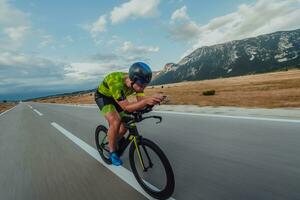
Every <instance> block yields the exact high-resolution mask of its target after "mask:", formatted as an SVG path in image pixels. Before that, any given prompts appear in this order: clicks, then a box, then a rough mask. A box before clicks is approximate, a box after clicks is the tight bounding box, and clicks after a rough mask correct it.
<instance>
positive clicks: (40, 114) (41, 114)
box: [33, 109, 43, 116]
mask: <svg viewBox="0 0 300 200" xmlns="http://www.w3.org/2000/svg"><path fill="white" fill-rule="evenodd" d="M33 111H34V112H36V113H37V114H38V115H39V116H43V113H40V112H39V111H38V110H36V109H33Z"/></svg>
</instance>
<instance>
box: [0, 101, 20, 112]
mask: <svg viewBox="0 0 300 200" xmlns="http://www.w3.org/2000/svg"><path fill="white" fill-rule="evenodd" d="M15 105H16V104H14V103H0V113H2V112H4V111H6V110H8V109H10V108H12V107H14V106H15Z"/></svg>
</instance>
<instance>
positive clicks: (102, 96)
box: [95, 62, 164, 166]
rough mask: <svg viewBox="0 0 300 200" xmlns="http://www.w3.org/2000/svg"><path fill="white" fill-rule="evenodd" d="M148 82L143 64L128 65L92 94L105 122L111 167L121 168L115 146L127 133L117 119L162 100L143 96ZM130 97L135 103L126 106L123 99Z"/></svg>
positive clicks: (149, 74) (127, 102)
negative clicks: (132, 97)
mask: <svg viewBox="0 0 300 200" xmlns="http://www.w3.org/2000/svg"><path fill="white" fill-rule="evenodd" d="M151 78H152V71H151V68H150V67H149V66H148V65H147V64H146V63H143V62H136V63H133V64H132V65H131V67H130V68H129V72H128V74H127V73H124V72H113V73H110V74H108V75H107V76H106V77H105V78H104V80H103V81H102V83H101V84H100V85H99V87H98V89H97V91H96V92H95V101H96V103H97V105H98V107H99V109H100V110H101V113H102V114H103V115H104V117H105V119H106V120H107V121H108V124H109V129H108V133H107V134H108V146H109V150H110V156H109V158H110V160H111V162H112V164H113V165H116V166H118V165H122V160H121V159H120V158H119V155H118V154H117V152H116V151H117V143H118V141H119V140H120V141H121V138H123V136H124V135H125V133H126V132H127V129H126V128H125V126H124V123H123V122H121V118H122V117H123V116H124V115H125V113H124V111H126V112H134V111H136V110H140V109H142V108H144V107H145V106H147V105H156V104H159V103H160V102H161V101H163V99H164V97H163V96H151V97H145V96H144V89H145V87H146V86H147V85H148V84H149V83H150V81H151ZM132 94H134V95H135V96H136V99H137V102H129V101H128V100H127V97H128V96H130V95H132Z"/></svg>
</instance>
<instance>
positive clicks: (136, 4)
mask: <svg viewBox="0 0 300 200" xmlns="http://www.w3.org/2000/svg"><path fill="white" fill-rule="evenodd" d="M158 4H159V0H130V1H128V2H126V3H123V4H122V5H120V6H118V7H115V8H114V9H113V10H112V11H111V13H110V19H111V22H112V23H113V24H116V23H119V22H122V21H125V20H126V19H128V18H132V17H133V18H134V17H153V16H155V15H157V14H158V10H157V6H158Z"/></svg>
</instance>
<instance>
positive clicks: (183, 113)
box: [152, 111, 300, 123]
mask: <svg viewBox="0 0 300 200" xmlns="http://www.w3.org/2000/svg"><path fill="white" fill-rule="evenodd" d="M152 112H154V113H162V114H164V113H166V114H177V115H193V116H203V117H220V118H231V119H250V120H261V121H273V122H290V123H300V120H296V119H278V118H264V117H246V116H232V115H217V114H201V113H186V112H175V111H152Z"/></svg>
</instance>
